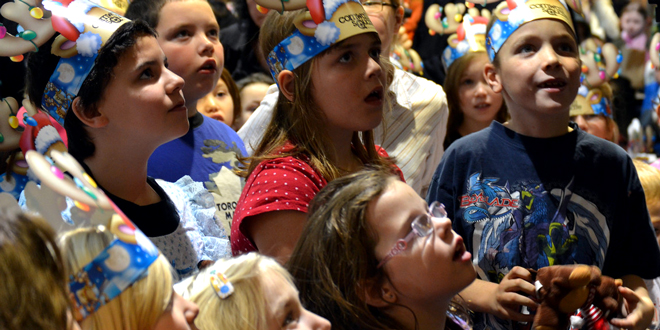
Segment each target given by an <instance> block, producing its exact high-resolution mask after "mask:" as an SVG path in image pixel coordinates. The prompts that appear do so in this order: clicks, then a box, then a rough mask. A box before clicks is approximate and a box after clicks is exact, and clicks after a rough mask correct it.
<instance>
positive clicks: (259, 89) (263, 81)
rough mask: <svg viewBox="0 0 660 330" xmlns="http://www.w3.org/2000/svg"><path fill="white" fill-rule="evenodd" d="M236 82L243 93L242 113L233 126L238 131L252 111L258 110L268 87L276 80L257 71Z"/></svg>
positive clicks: (241, 93)
mask: <svg viewBox="0 0 660 330" xmlns="http://www.w3.org/2000/svg"><path fill="white" fill-rule="evenodd" d="M236 84H237V85H238V90H239V92H240V95H241V115H240V117H238V119H237V120H236V123H235V124H234V126H233V127H234V129H235V130H236V131H238V130H239V129H240V128H241V127H242V126H243V124H245V122H246V121H247V120H248V119H249V118H250V116H251V115H252V113H253V112H254V111H255V110H257V108H258V107H259V103H261V100H263V99H264V97H265V96H266V92H267V91H268V87H269V86H270V85H272V84H274V82H273V79H272V78H271V77H269V76H267V75H266V74H263V73H261V72H255V73H253V74H251V75H249V76H247V77H245V78H243V79H241V80H239V81H238V82H236Z"/></svg>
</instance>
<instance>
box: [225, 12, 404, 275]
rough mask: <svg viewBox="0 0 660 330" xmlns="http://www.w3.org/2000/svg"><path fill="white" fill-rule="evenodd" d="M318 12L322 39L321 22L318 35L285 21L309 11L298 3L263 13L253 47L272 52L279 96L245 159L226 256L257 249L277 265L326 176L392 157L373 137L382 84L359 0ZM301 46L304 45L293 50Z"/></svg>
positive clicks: (376, 45) (376, 48)
mask: <svg viewBox="0 0 660 330" xmlns="http://www.w3.org/2000/svg"><path fill="white" fill-rule="evenodd" d="M326 10H328V13H332V16H331V15H330V14H328V17H331V18H330V19H328V20H327V21H324V22H326V23H325V24H324V23H322V24H320V26H322V27H323V26H324V27H327V28H329V30H328V31H327V32H328V33H330V34H329V38H328V40H325V38H324V35H325V32H324V31H323V30H324V29H325V28H321V29H322V30H320V31H317V32H318V36H319V37H318V38H317V37H309V35H312V34H313V31H308V30H307V29H306V28H305V26H304V25H294V22H295V21H297V20H305V19H306V17H308V16H305V15H311V13H309V12H307V11H306V10H298V11H295V12H290V11H285V12H284V13H283V14H279V13H275V12H272V13H270V14H269V16H268V17H267V18H266V21H265V22H264V25H263V26H262V30H261V40H260V42H261V45H262V47H261V48H262V49H269V50H271V52H270V53H269V55H268V61H269V63H270V65H271V70H272V74H273V78H274V79H275V80H276V81H277V83H278V86H279V89H280V96H279V100H278V104H277V107H276V109H275V112H274V115H273V120H272V121H271V122H270V124H269V125H268V128H267V129H266V133H265V134H264V138H263V140H262V141H261V143H260V144H259V147H258V148H257V149H256V150H255V152H254V156H253V157H250V158H249V159H248V161H249V163H248V168H247V171H246V175H247V176H248V179H247V182H246V186H245V188H244V189H243V192H242V193H241V198H240V200H239V202H238V205H237V206H236V214H235V216H234V220H233V222H232V233H231V242H232V253H233V254H234V255H238V254H243V253H246V252H250V251H257V250H258V251H260V252H261V253H262V254H266V255H270V256H274V257H276V259H278V261H280V262H286V260H287V259H288V257H289V254H290V253H291V250H292V249H293V246H294V245H295V243H296V241H297V240H298V236H299V234H300V230H301V229H302V226H303V224H304V223H305V214H306V213H307V208H308V206H309V201H311V199H312V198H313V197H314V195H315V194H316V193H317V192H318V191H319V190H320V189H321V188H322V187H323V186H325V185H326V184H327V182H329V181H331V180H333V179H335V178H338V177H340V176H343V175H346V174H349V173H352V172H355V171H357V170H358V169H360V168H361V167H362V166H364V165H366V164H374V165H382V166H390V164H391V162H390V161H389V160H388V159H387V158H386V157H387V155H386V153H385V152H384V151H383V150H382V149H380V148H378V147H376V146H375V144H374V142H373V132H372V129H373V128H375V127H376V126H378V124H379V123H380V121H381V118H382V115H383V100H384V99H383V95H384V90H385V88H387V86H388V83H387V81H386V79H387V78H386V76H385V70H383V69H382V68H381V58H380V46H381V45H380V40H378V38H377V34H376V30H375V29H374V28H373V25H372V24H371V22H370V21H369V19H368V17H367V16H366V14H365V13H364V9H363V8H362V6H361V5H360V3H359V2H355V1H351V0H348V1H340V2H337V3H336V4H335V5H333V7H332V8H326ZM316 14H318V12H316ZM345 15H355V16H354V17H358V18H359V19H360V24H358V25H357V26H358V27H355V26H354V25H353V24H352V23H350V24H349V23H348V22H349V21H347V20H343V19H341V17H344V16H345ZM351 17H353V16H351ZM307 19H309V18H307ZM297 26H300V28H301V29H303V30H302V31H300V30H298V28H296V27H297ZM305 47H312V50H313V51H311V52H307V51H305V52H303V53H300V51H301V50H303V49H305Z"/></svg>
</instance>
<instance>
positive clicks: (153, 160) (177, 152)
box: [147, 113, 247, 183]
mask: <svg viewBox="0 0 660 330" xmlns="http://www.w3.org/2000/svg"><path fill="white" fill-rule="evenodd" d="M189 121H190V129H189V130H188V133H186V135H184V136H182V137H180V138H178V139H176V140H174V141H170V142H168V143H165V144H163V145H161V146H160V147H158V149H156V151H154V153H153V154H152V155H151V157H150V158H149V167H148V169H147V171H148V172H147V173H148V175H149V176H150V177H153V178H156V179H163V180H165V181H170V182H175V181H176V180H179V179H180V178H181V177H183V176H184V175H189V176H190V177H191V178H192V179H193V180H194V181H198V182H204V183H206V182H208V181H211V180H210V179H209V178H210V177H211V176H213V175H214V174H216V173H218V172H219V171H220V169H221V168H223V167H227V168H230V169H231V168H232V166H235V165H236V163H237V159H236V156H241V157H242V156H243V155H247V152H246V151H245V145H244V144H243V140H241V138H240V137H238V134H236V132H234V130H233V129H231V127H229V126H227V125H225V124H224V123H222V122H219V121H217V120H213V119H211V118H208V117H206V116H204V115H202V114H201V113H197V114H195V115H194V116H193V117H191V118H190V119H189Z"/></svg>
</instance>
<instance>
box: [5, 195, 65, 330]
mask: <svg viewBox="0 0 660 330" xmlns="http://www.w3.org/2000/svg"><path fill="white" fill-rule="evenodd" d="M14 204H15V202H14ZM0 277H2V279H3V280H2V281H0V328H2V329H8V330H19V329H48V330H67V329H72V328H73V324H72V323H73V319H71V318H70V317H67V315H68V311H69V296H68V294H67V291H66V289H65V285H66V281H67V280H66V273H65V271H64V266H63V263H62V255H61V254H60V251H59V249H58V248H57V243H56V241H55V232H54V231H53V229H52V228H51V227H50V226H48V224H47V223H46V222H45V221H44V220H43V219H40V218H36V217H31V216H28V215H25V214H23V213H21V212H20V210H10V209H7V208H4V207H3V208H2V209H0ZM37 300H39V301H38V303H37Z"/></svg>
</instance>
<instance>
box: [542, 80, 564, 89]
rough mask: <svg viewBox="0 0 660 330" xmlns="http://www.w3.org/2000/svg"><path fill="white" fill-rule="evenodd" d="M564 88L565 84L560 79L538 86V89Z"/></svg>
mask: <svg viewBox="0 0 660 330" xmlns="http://www.w3.org/2000/svg"><path fill="white" fill-rule="evenodd" d="M565 86H566V82H565V81H563V80H561V79H552V80H548V81H546V82H544V83H541V84H539V85H538V87H539V88H550V89H561V88H564V87H565Z"/></svg>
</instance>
